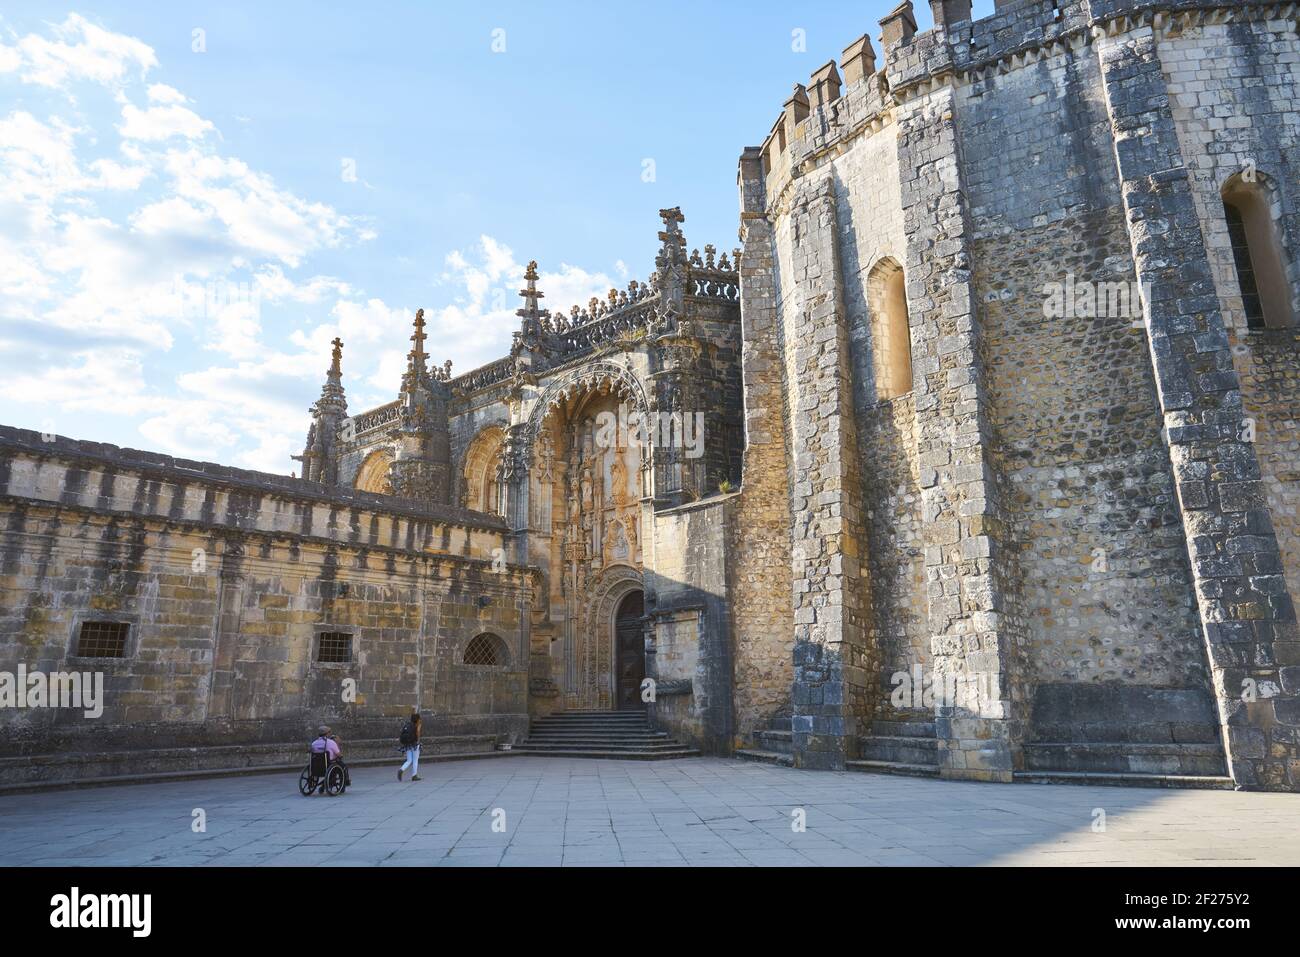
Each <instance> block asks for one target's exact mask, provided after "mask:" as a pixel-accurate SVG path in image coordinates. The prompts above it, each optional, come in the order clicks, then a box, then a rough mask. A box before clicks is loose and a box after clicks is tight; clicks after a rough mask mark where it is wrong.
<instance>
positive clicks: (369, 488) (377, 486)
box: [352, 449, 393, 495]
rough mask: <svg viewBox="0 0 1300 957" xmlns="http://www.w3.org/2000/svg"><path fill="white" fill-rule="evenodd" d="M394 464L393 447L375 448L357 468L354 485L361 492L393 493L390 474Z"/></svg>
mask: <svg viewBox="0 0 1300 957" xmlns="http://www.w3.org/2000/svg"><path fill="white" fill-rule="evenodd" d="M392 464H393V452H392V450H391V449H375V450H374V451H373V452H371V453H370V454H369V455H367V456H366V457H365V459H364V460H363V461H362V462H361V467H360V468H359V469H357V477H356V480H355V481H354V482H353V483H352V487H353V488H355V489H357V490H358V491H360V492H378V493H379V494H381V495H392V494H393V486H392V482H391V480H390V476H389V466H391V465H392Z"/></svg>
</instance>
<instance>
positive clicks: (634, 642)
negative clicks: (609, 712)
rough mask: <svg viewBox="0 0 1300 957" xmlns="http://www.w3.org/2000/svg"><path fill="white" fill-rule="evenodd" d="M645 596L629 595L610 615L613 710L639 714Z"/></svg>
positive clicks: (630, 593)
mask: <svg viewBox="0 0 1300 957" xmlns="http://www.w3.org/2000/svg"><path fill="white" fill-rule="evenodd" d="M644 616H645V592H643V591H641V590H640V589H636V590H635V591H629V592H627V593H626V594H625V595H624V596H623V599H622V600H621V601H620V602H619V603H618V605H617V607H616V609H615V611H614V626H613V627H614V710H615V711H643V710H645V702H644V701H642V700H641V682H642V681H643V680H644V679H645V670H646V668H645V665H646V662H645V627H644V625H643V624H642V619H643V618H644Z"/></svg>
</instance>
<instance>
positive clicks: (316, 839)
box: [0, 757, 1300, 867]
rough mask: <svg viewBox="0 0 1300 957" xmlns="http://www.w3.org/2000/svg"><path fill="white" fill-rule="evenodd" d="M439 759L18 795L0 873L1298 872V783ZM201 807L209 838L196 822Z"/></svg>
mask: <svg viewBox="0 0 1300 957" xmlns="http://www.w3.org/2000/svg"><path fill="white" fill-rule="evenodd" d="M421 770H422V771H423V772H424V773H423V775H422V777H423V780H421V781H418V782H414V783H412V782H410V781H406V782H402V783H400V784H399V783H398V782H397V780H396V775H395V773H394V772H392V771H389V770H380V769H378V768H359V769H356V770H354V771H353V775H352V777H353V782H354V785H353V787H352V788H350V789H349V790H348V792H347V793H346V794H345V795H343V796H342V797H338V798H327V797H309V798H304V797H302V796H301V795H299V794H298V792H297V775H296V774H284V775H259V776H256V777H235V778H223V779H202V780H190V781H176V782H168V783H161V784H143V785H133V786H129V787H119V788H100V789H94V790H74V791H62V792H47V793H41V794H15V795H6V796H0V865H2V866H6V867H13V866H41V865H100V866H123V865H124V866H133V865H182V866H189V865H207V866H236V865H247V866H266V867H285V866H291V867H292V866H297V867H302V866H338V865H344V866H353V867H360V866H385V867H421V866H425V867H431V866H445V867H475V866H479V867H494V866H515V867H557V866H564V867H585V866H597V867H601V866H611V867H618V866H646V867H663V866H670V867H672V866H678V867H680V866H695V865H704V866H771V867H785V866H799V867H815V866H823V867H835V866H854V865H857V866H873V867H874V866H881V867H888V866H914V865H921V866H987V865H1043V864H1063V865H1079V866H1098V865H1102V866H1105V865H1123V866H1141V865H1175V866H1179V865H1181V866H1217V865H1225V864H1232V865H1242V864H1249V865H1259V866H1280V865H1292V866H1294V865H1300V796H1297V795H1289V794H1262V793H1245V792H1231V791H1176V790H1167V789H1143V788H1105V787H1076V786H1069V785H1001V784H976V783H965V782H949V781H934V780H928V779H913V778H900V777H891V776H887V775H869V774H860V773H833V772H826V771H802V770H797V769H793V768H783V767H778V766H774V765H765V764H752V763H748V762H744V761H735V760H726V759H720V758H692V759H686V760H682V761H676V762H671V763H669V762H641V761H594V760H583V759H578V758H540V757H539V758H534V757H521V758H518V759H515V760H512V761H492V760H485V761H464V762H454V763H448V764H443V765H438V766H430V767H429V768H427V769H424V768H422V769H421ZM200 808H201V809H202V810H203V811H204V812H205V814H206V822H207V830H206V831H205V832H203V833H195V832H194V831H193V830H192V829H191V822H192V821H193V820H194V818H193V812H194V811H195V810H196V809H200ZM498 809H499V810H498ZM797 810H802V811H803V812H804V814H805V815H806V818H805V819H806V825H807V826H806V829H805V830H802V831H796V830H795V829H794V828H793V827H792V823H793V822H794V821H795V819H796V818H795V816H794V812H795V811H797ZM501 812H504V813H501ZM1103 812H1104V821H1105V829H1104V830H1094V822H1096V821H1100V820H1101V819H1102V813H1103ZM494 824H497V825H498V827H503V828H504V830H494V829H493V828H494Z"/></svg>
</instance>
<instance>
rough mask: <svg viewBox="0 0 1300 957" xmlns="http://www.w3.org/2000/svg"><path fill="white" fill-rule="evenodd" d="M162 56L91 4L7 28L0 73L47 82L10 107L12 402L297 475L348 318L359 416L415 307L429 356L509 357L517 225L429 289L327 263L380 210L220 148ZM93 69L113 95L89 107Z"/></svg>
mask: <svg viewBox="0 0 1300 957" xmlns="http://www.w3.org/2000/svg"><path fill="white" fill-rule="evenodd" d="M158 66H159V64H158V61H157V57H156V56H155V54H154V51H153V50H152V49H150V48H149V47H148V45H146V44H144V43H142V42H140V41H139V40H136V39H134V38H131V37H127V36H122V35H120V34H114V33H111V32H109V31H107V30H104V29H103V28H101V27H99V26H96V25H95V24H92V23H90V22H89V21H87V20H85V19H84V18H82V17H80V16H77V15H75V14H74V15H72V16H70V17H68V18H67V19H66V20H65V21H64V22H63V23H62V24H60V25H59V26H57V27H53V28H51V30H50V31H49V35H45V36H42V35H38V34H31V35H28V36H23V37H17V38H14V39H12V40H11V41H10V42H9V45H5V44H0V84H4V83H9V84H16V83H18V82H23V83H27V84H32V85H36V86H40V87H44V88H46V89H45V90H29V91H26V92H25V93H24V98H23V101H22V102H23V107H22V108H21V109H14V110H12V111H11V112H9V113H8V115H0V296H2V297H3V299H4V311H3V318H4V319H5V320H7V322H6V323H5V325H4V326H3V327H0V399H3V400H4V402H5V403H6V407H7V408H8V409H13V410H21V414H23V415H27V416H28V418H32V417H35V418H36V419H37V420H40V419H41V418H44V417H45V415H46V414H47V413H49V414H53V413H56V412H57V413H59V414H68V413H71V414H73V415H74V416H75V415H76V414H79V413H81V412H88V411H93V412H95V413H98V414H102V415H116V416H120V417H122V419H124V420H126V421H129V422H130V423H132V424H133V425H135V427H136V428H137V429H138V432H139V434H140V436H141V437H142V438H143V439H144V440H145V443H146V444H147V446H148V447H153V448H156V449H158V450H159V451H162V452H166V453H169V454H174V455H182V456H186V457H191V458H198V459H206V460H219V461H224V462H227V463H229V464H232V465H239V466H243V467H247V468H257V469H263V470H268V471H278V472H287V471H289V470H290V469H291V468H293V465H292V463H291V461H290V460H289V458H288V456H289V455H290V454H292V453H295V452H299V451H301V445H302V442H303V439H304V436H305V433H306V429H307V426H308V417H307V406H308V404H309V403H310V402H311V400H312V399H314V398H315V397H316V395H318V394H319V390H320V386H321V383H322V381H323V379H324V375H325V370H326V368H327V366H328V364H329V356H330V348H331V347H330V342H331V340H332V339H334V338H335V337H336V336H337V337H340V338H342V339H343V341H344V343H345V352H344V359H343V368H344V381H345V385H346V387H347V390H348V399H349V405H350V407H351V409H352V411H353V412H354V413H355V412H360V411H362V410H364V409H366V408H369V407H372V406H374V405H377V404H380V403H383V402H387V401H390V400H391V399H393V398H395V397H396V395H397V389H398V386H399V382H400V379H401V374H402V371H403V369H404V368H405V365H406V354H407V351H408V350H409V349H410V346H411V343H410V341H409V336H410V334H411V320H412V316H413V314H414V311H415V307H416V306H419V305H424V306H426V316H427V318H428V319H429V328H428V331H429V341H428V343H427V348H428V350H429V352H430V354H431V358H432V360H433V361H434V362H435V363H437V364H441V362H442V361H443V360H444V359H447V358H450V359H452V360H454V362H455V371H456V372H457V373H461V372H466V371H468V370H469V369H472V368H474V367H475V366H478V365H481V364H483V363H485V362H489V361H491V360H493V359H496V358H499V357H500V356H502V355H504V354H506V352H507V350H508V348H509V346H510V340H511V334H512V333H513V332H514V330H515V329H517V328H518V318H517V317H516V316H515V310H516V309H517V308H518V307H519V299H518V296H517V290H518V289H519V288H520V282H521V280H522V276H523V272H524V267H523V265H522V264H521V263H519V262H518V261H517V259H516V257H515V256H514V253H513V251H512V250H511V248H510V247H509V246H508V245H507V244H506V243H504V242H502V241H501V240H499V239H496V238H494V237H491V236H486V235H484V236H481V237H480V239H479V241H478V243H476V244H475V245H474V246H473V247H472V248H470V249H467V250H461V251H455V252H452V253H451V254H449V255H448V256H447V257H446V260H445V264H444V268H443V269H442V270H441V274H440V277H439V281H438V283H437V296H438V298H437V300H436V301H432V302H429V303H414V304H411V305H408V304H405V303H403V304H397V305H395V304H391V303H389V302H387V301H385V300H384V299H382V298H379V297H377V296H374V295H370V294H367V292H366V291H365V290H363V289H361V288H358V286H357V284H356V283H354V282H351V281H349V280H348V279H346V278H341V277H336V276H331V275H325V274H321V273H320V272H319V271H318V270H313V269H311V268H310V266H309V260H310V259H311V258H312V257H313V256H314V255H317V254H319V253H321V252H322V251H324V250H329V249H335V248H339V247H343V246H348V245H353V244H357V243H364V242H367V241H370V240H372V239H373V238H375V236H376V233H375V230H374V227H373V225H372V224H371V223H370V222H369V221H368V220H366V219H365V218H364V217H357V216H349V215H344V214H343V213H340V212H339V211H338V210H336V209H335V208H333V207H332V206H330V205H329V204H327V203H323V202H319V201H313V200H312V199H310V198H305V197H302V196H300V195H298V194H296V193H295V192H293V191H291V190H289V189H285V188H284V187H282V186H280V185H278V184H277V183H276V182H275V181H274V180H273V179H272V178H271V177H270V176H269V175H267V174H266V173H264V172H262V171H259V170H256V169H253V168H251V167H250V166H249V165H248V164H247V163H245V162H244V161H242V160H241V159H239V158H237V157H233V156H228V155H223V153H222V152H221V150H222V148H223V142H222V141H221V139H220V137H219V136H217V135H209V134H210V133H215V132H216V128H215V126H214V124H213V123H212V122H211V121H209V120H208V119H206V118H204V117H203V116H202V115H200V112H199V111H198V110H197V109H196V108H195V107H194V104H193V103H192V101H191V100H190V99H188V98H187V97H186V96H185V94H184V93H183V92H182V91H180V90H178V89H176V88H174V87H172V86H169V85H167V84H166V83H162V82H150V81H148V80H146V77H147V75H148V74H149V72H150V71H151V70H154V69H156V68H158ZM86 84H97V85H98V86H100V87H101V88H103V89H105V90H107V91H108V92H109V93H110V94H111V96H110V97H109V98H108V100H109V101H110V103H111V106H108V107H105V108H101V109H100V112H99V113H98V114H96V113H95V112H94V111H93V110H89V111H88V110H83V109H81V108H78V107H77V105H76V101H75V100H74V99H73V97H74V95H76V94H78V93H80V92H81V91H82V87H83V85H86ZM93 99H94V98H92V97H88V98H87V100H93ZM99 99H101V100H102V99H103V97H100V98H99ZM37 104H41V105H37ZM138 104H147V105H145V106H140V105H138ZM119 111H120V112H119ZM614 271H615V272H616V273H617V274H618V275H619V276H620V277H622V276H623V275H624V273H625V268H624V267H623V266H622V264H621V263H619V264H616V266H615V267H614ZM539 285H540V286H541V288H542V289H543V290H544V291H545V292H546V294H547V298H546V300H545V303H544V304H545V305H549V306H551V307H552V308H559V307H562V306H563V307H567V306H569V305H570V304H572V303H575V302H576V303H581V304H585V303H586V302H587V300H588V299H589V298H590V297H591V296H600V297H602V298H603V296H604V294H605V291H606V290H607V289H608V288H609V287H610V286H611V285H615V283H614V282H613V281H611V279H610V278H609V276H607V275H605V274H604V273H602V272H588V271H586V270H583V269H581V268H578V267H575V266H571V265H568V264H560V265H559V266H558V267H557V268H554V269H552V270H549V271H547V270H544V271H543V272H542V275H541V280H540V283H539ZM213 360H215V363H213ZM8 415H9V413H8V412H6V413H5V416H6V417H7V416H8ZM90 437H93V436H90ZM119 441H121V440H120V439H119Z"/></svg>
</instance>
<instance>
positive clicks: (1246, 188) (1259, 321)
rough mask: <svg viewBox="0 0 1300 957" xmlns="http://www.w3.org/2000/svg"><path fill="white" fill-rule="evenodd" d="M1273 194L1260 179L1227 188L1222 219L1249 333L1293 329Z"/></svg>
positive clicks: (1231, 183)
mask: <svg viewBox="0 0 1300 957" xmlns="http://www.w3.org/2000/svg"><path fill="white" fill-rule="evenodd" d="M1270 193H1271V191H1270V189H1269V188H1268V186H1267V185H1266V180H1265V179H1264V178H1263V177H1262V176H1260V175H1259V174H1256V176H1255V178H1254V179H1253V180H1252V181H1249V182H1248V181H1247V180H1246V179H1245V178H1244V177H1242V176H1241V175H1240V174H1238V175H1237V176H1234V177H1232V179H1230V180H1228V182H1227V183H1225V184H1224V187H1223V216H1224V219H1225V220H1226V221H1227V224H1228V241H1229V243H1230V244H1231V247H1232V261H1233V265H1234V266H1235V267H1236V272H1237V285H1238V287H1239V288H1240V289H1241V302H1242V306H1243V308H1244V310H1245V313H1246V325H1247V327H1248V328H1250V329H1265V328H1268V329H1281V328H1284V327H1286V326H1289V325H1291V323H1292V308H1291V284H1290V282H1288V280H1287V274H1286V265H1285V258H1284V257H1283V255H1282V243H1281V241H1280V238H1279V235H1278V229H1277V226H1276V224H1275V223H1274V220H1273V209H1272V205H1273V204H1272V202H1271V200H1272V197H1271V195H1270Z"/></svg>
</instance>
